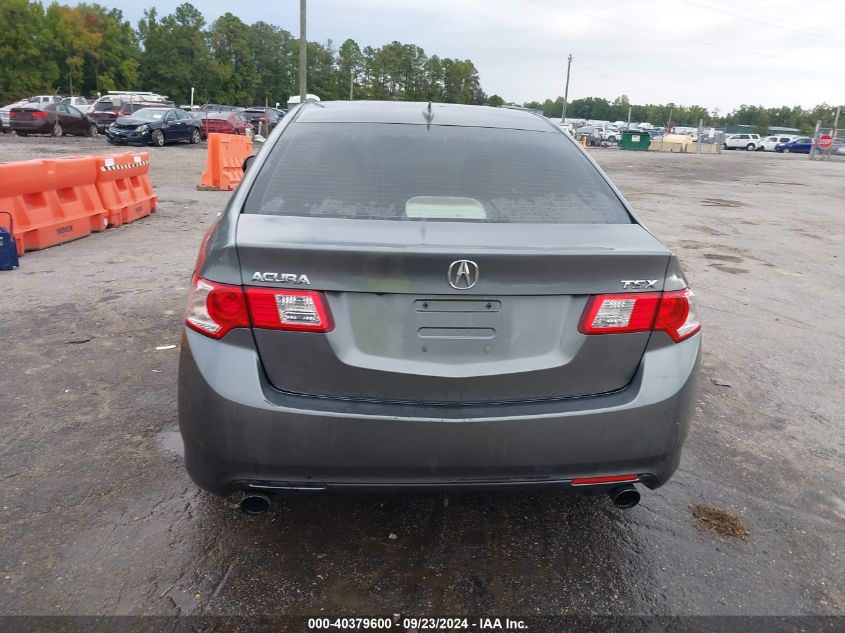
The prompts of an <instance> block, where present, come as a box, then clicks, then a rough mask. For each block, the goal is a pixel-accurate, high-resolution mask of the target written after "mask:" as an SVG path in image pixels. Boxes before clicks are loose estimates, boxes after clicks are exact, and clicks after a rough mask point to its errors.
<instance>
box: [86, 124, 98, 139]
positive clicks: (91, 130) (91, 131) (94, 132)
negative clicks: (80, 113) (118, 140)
mask: <svg viewBox="0 0 845 633" xmlns="http://www.w3.org/2000/svg"><path fill="white" fill-rule="evenodd" d="M99 134H100V130H99V128H97V126H96V125H93V124H92V125H91V126H89V128H88V138H94V137H95V136H98V135H99Z"/></svg>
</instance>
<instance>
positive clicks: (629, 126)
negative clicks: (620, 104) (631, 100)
mask: <svg viewBox="0 0 845 633" xmlns="http://www.w3.org/2000/svg"><path fill="white" fill-rule="evenodd" d="M631 110H633V106H628V125H626V126H625V129H626V130H630V129H631Z"/></svg>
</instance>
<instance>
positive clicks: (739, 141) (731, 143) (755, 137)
mask: <svg viewBox="0 0 845 633" xmlns="http://www.w3.org/2000/svg"><path fill="white" fill-rule="evenodd" d="M759 144H760V135H759V134H731V135H730V136H728V137H727V138H726V139H725V142H724V143H723V147H724V148H725V149H745V150H748V151H749V152H753V151H754V150H756V149H757V146H758V145H759Z"/></svg>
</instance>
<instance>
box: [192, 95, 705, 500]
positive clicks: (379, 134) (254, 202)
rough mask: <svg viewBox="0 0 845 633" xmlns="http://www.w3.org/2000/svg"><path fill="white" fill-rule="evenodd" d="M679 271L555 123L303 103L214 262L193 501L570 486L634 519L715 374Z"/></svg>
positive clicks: (431, 109)
mask: <svg viewBox="0 0 845 633" xmlns="http://www.w3.org/2000/svg"><path fill="white" fill-rule="evenodd" d="M699 331H700V324H699V321H698V316H697V313H696V307H695V299H694V295H693V293H692V291H691V290H690V289H689V287H688V284H687V281H686V279H685V278H684V275H683V273H682V271H681V268H680V266H679V263H678V260H677V258H676V257H675V256H674V255H673V254H672V253H671V252H670V251H669V250H668V249H667V248H666V247H665V246H664V245H663V244H661V243H660V242H659V241H658V240H657V238H655V237H654V235H652V233H651V232H650V231H649V230H648V229H647V228H646V227H645V226H644V225H643V223H642V222H641V221H640V219H639V218H638V217H637V215H636V214H635V212H634V211H633V210H632V209H631V207H630V206H629V205H628V203H627V202H626V201H625V200H624V198H623V197H622V195H621V194H620V193H619V191H617V190H616V189H615V188H614V186H613V185H612V184H611V183H610V182H609V180H608V179H607V176H605V174H604V173H603V172H602V171H601V169H599V167H598V166H597V165H596V164H595V163H594V162H593V161H592V160H591V159H590V157H589V156H588V155H587V154H586V153H585V152H584V151H583V150H582V149H581V148H580V147H579V146H578V145H577V144H576V143H575V142H574V141H573V139H572V138H571V137H570V136H569V135H567V134H564V133H563V132H561V131H560V130H559V129H558V128H557V127H555V126H554V125H553V124H552V123H550V122H549V121H548V120H546V119H544V118H542V117H540V116H537V115H534V114H531V113H528V112H523V111H518V110H511V109H505V108H488V107H477V106H461V105H441V104H425V103H407V102H406V103H380V102H367V101H354V102H348V101H347V102H334V103H333V102H322V103H306V104H304V105H302V106H299V107H298V108H296V109H295V110H293V111H292V112H291V113H290V114H289V115H288V116H287V117H285V118H284V119H283V120H282V121H281V123H280V124H279V126H278V127H277V128H276V129H275V130H274V132H273V133H272V135H271V136H270V137H269V138H268V140H267V142H266V143H265V144H264V147H263V148H262V149H261V151H260V152H259V153H258V155H257V156H256V157H255V159H254V162H252V164H251V165H250V166H249V168H248V170H247V172H246V174H245V176H244V179H243V181H242V182H241V184H240V186H239V188H238V189H237V191H236V192H235V193H234V195H233V196H232V198H231V201H230V203H229V205H228V207H227V209H226V210H225V212H224V213H222V215H221V217H220V219H219V221H218V222H217V223H216V224H215V225H214V226H213V227H212V228H211V229H210V230H209V232H208V233H207V234H206V237H205V239H204V240H203V243H202V246H201V248H200V253H199V257H198V261H197V264H196V269H195V271H194V276H193V281H192V283H191V289H190V295H189V298H188V305H187V311H186V318H185V328H184V335H183V339H182V350H181V359H180V368H179V421H180V428H181V432H182V436H183V438H184V441H185V463H186V466H187V469H188V471H189V473H190V475H191V477H192V478H193V479H194V481H196V483H197V484H198V485H199V486H201V487H202V488H204V489H206V490H208V491H211V492H213V493H217V494H228V493H231V492H233V491H237V490H241V491H243V492H244V495H243V500H242V502H241V507H242V508H243V509H244V511H246V512H248V513H252V514H260V513H261V512H263V511H265V510H267V509H268V508H269V505H270V499H269V496H268V495H270V494H271V493H273V492H277V491H284V490H302V489H306V490H324V489H341V488H357V489H361V488H364V489H383V488H390V489H395V488H400V489H402V488H407V489H419V488H429V489H447V488H448V489H452V488H490V487H499V488H515V487H541V486H546V487H558V488H560V489H561V490H581V491H587V492H594V493H597V492H608V493H609V494H610V496H611V498H612V499H613V501H614V502H615V503H616V505H618V506H620V507H630V506H633V505H635V504H636V503H637V502H638V501H639V497H640V495H639V492H638V491H637V489H636V488H635V487H634V484H635V483H638V484H642V485H644V486H645V487H647V488H656V487H658V486H660V485H662V484H664V483H666V481H668V480H669V478H670V477H671V476H672V474H673V473H674V472H675V469H676V468H677V466H678V462H679V460H680V457H681V447H682V444H683V442H684V438H685V437H686V434H687V428H688V420H689V415H690V411H691V409H692V406H693V403H694V399H695V378H696V375H697V371H698V364H699V357H700V339H701V335H700V333H699Z"/></svg>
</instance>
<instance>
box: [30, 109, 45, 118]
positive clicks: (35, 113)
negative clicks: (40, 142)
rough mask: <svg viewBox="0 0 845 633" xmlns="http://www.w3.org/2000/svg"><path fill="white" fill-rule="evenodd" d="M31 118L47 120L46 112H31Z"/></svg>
mask: <svg viewBox="0 0 845 633" xmlns="http://www.w3.org/2000/svg"><path fill="white" fill-rule="evenodd" d="M32 116H33V117H34V118H36V119H46V118H47V113H46V112H42V111H40V110H36V111H35V112H33V113H32Z"/></svg>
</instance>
